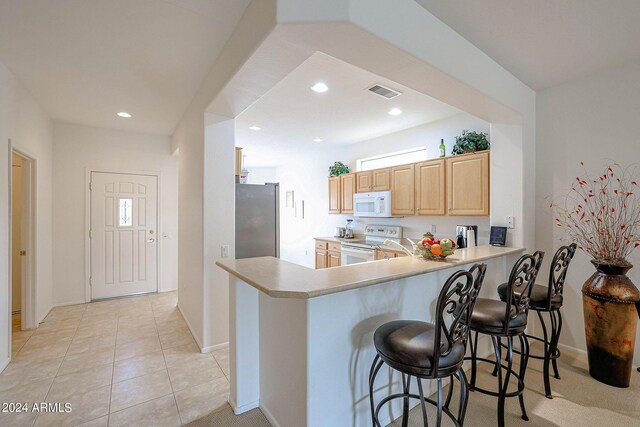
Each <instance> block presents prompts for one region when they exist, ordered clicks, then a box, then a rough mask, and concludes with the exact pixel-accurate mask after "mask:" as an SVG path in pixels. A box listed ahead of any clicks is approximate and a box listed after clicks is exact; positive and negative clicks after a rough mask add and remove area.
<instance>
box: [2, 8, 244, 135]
mask: <svg viewBox="0 0 640 427" xmlns="http://www.w3.org/2000/svg"><path fill="white" fill-rule="evenodd" d="M248 3H249V0H135V1H132V0H91V1H87V0H28V1H24V0H2V1H1V2H0V61H2V62H3V63H4V64H5V65H6V66H7V67H8V68H9V69H10V70H11V71H12V72H13V73H14V74H15V75H16V76H17V78H18V80H19V81H20V82H21V83H22V84H23V86H25V87H26V88H27V89H28V90H29V91H30V92H31V93H32V95H33V96H34V97H35V98H36V100H37V101H38V102H39V103H40V104H41V105H42V106H43V107H44V108H45V110H46V111H47V112H48V113H49V115H50V116H51V117H52V118H53V119H55V120H60V121H64V122H70V123H79V124H85V125H92V126H99V127H108V128H115V129H124V130H131V131H139V132H146V133H153V134H164V135H169V134H171V133H172V132H173V130H174V128H175V126H176V124H177V123H178V121H179V120H180V118H181V117H182V115H183V114H184V111H185V109H186V108H187V106H188V105H189V102H190V101H191V99H192V98H193V96H194V95H195V93H196V91H197V90H198V88H199V87H200V85H201V83H202V80H203V78H204V76H205V75H206V73H207V72H208V71H209V69H210V68H211V66H212V64H213V62H214V60H215V58H216V57H217V56H218V54H219V53H220V51H221V50H222V48H223V46H224V44H225V43H226V41H227V39H228V38H229V36H230V35H231V33H232V32H233V29H234V28H235V26H236V24H237V22H238V21H239V19H240V17H241V16H242V14H243V12H244V10H245V8H246V7H247V5H248ZM119 111H127V112H129V113H131V114H132V115H133V117H132V118H130V119H121V118H119V117H117V116H116V113H117V112H119Z"/></svg>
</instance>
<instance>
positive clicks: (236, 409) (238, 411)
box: [227, 395, 273, 425]
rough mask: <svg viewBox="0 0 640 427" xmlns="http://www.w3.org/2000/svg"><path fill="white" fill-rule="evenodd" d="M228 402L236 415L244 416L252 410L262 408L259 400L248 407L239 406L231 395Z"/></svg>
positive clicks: (247, 405) (248, 404)
mask: <svg viewBox="0 0 640 427" xmlns="http://www.w3.org/2000/svg"><path fill="white" fill-rule="evenodd" d="M227 401H228V402H229V405H230V406H231V409H233V413H234V414H236V415H241V414H244V413H245V412H249V411H250V410H252V409H256V408H257V407H259V406H260V401H258V400H256V401H255V402H251V403H247V404H246V405H242V406H238V405H237V404H236V402H234V401H233V399H232V398H231V395H229V398H228V399H227ZM272 425H273V424H272Z"/></svg>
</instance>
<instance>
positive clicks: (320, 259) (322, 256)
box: [316, 249, 328, 270]
mask: <svg viewBox="0 0 640 427" xmlns="http://www.w3.org/2000/svg"><path fill="white" fill-rule="evenodd" d="M327 254H328V252H327V251H323V250H320V249H316V270H319V269H321V268H327Z"/></svg>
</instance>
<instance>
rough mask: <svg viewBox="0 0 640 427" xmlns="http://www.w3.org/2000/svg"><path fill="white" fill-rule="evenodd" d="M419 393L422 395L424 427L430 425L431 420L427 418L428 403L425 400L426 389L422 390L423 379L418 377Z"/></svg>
mask: <svg viewBox="0 0 640 427" xmlns="http://www.w3.org/2000/svg"><path fill="white" fill-rule="evenodd" d="M418 394H419V395H420V405H421V406H422V421H423V424H424V427H429V421H428V419H427V405H426V403H425V400H424V391H423V390H422V381H420V378H418Z"/></svg>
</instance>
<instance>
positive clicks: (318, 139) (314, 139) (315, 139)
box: [313, 138, 322, 142]
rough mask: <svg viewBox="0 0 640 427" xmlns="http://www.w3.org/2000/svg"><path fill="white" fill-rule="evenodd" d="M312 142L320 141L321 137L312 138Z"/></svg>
mask: <svg viewBox="0 0 640 427" xmlns="http://www.w3.org/2000/svg"><path fill="white" fill-rule="evenodd" d="M313 142H322V138H313Z"/></svg>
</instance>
